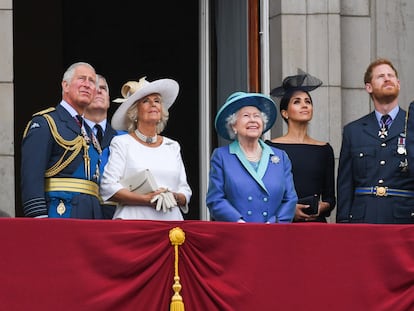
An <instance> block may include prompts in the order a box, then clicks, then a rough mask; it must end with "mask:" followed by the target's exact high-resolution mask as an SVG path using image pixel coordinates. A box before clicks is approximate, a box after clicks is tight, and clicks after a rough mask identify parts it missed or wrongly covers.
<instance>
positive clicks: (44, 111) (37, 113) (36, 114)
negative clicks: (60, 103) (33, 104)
mask: <svg viewBox="0 0 414 311" xmlns="http://www.w3.org/2000/svg"><path fill="white" fill-rule="evenodd" d="M55 110H56V108H55V107H50V108H47V109H44V110H42V111H39V112H36V113H34V114H32V117H35V116H40V115H42V114H46V113H49V112H51V111H55ZM31 124H32V120H30V121H29V122H27V125H26V128H25V129H24V132H23V138H25V137H26V135H27V132H28V131H29V126H30V125H31Z"/></svg>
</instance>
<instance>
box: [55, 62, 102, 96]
mask: <svg viewBox="0 0 414 311" xmlns="http://www.w3.org/2000/svg"><path fill="white" fill-rule="evenodd" d="M79 66H86V67H89V68H90V69H92V70H93V71H95V68H93V66H92V65H91V64H89V63H85V62H77V63H74V64H72V65H70V66H69V68H68V69H66V71H65V73H64V74H63V78H62V80H63V81H65V82H67V83H68V84H69V83H70V81H72V79H73V76H74V75H75V69H76V68H77V67H79ZM96 86H98V79H97V80H96ZM62 93H63V90H62Z"/></svg>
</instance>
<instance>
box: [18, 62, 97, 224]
mask: <svg viewBox="0 0 414 311" xmlns="http://www.w3.org/2000/svg"><path fill="white" fill-rule="evenodd" d="M95 94H96V73H95V69H94V68H93V67H92V66H91V65H90V64H88V63H75V64H73V65H71V66H70V67H69V68H68V69H67V70H66V72H65V73H64V75H63V81H62V101H61V102H60V103H59V105H57V106H56V108H49V109H47V110H44V111H41V112H39V113H36V114H35V115H34V116H33V118H32V120H31V121H30V122H29V123H28V125H27V127H26V130H25V133H24V136H23V142H22V163H21V164H22V167H21V180H22V200H23V212H24V215H25V216H27V217H38V218H40V217H57V218H85V219H94V218H96V219H100V218H103V216H102V210H101V206H100V202H99V187H98V184H97V182H98V179H99V158H100V153H101V148H100V146H99V144H98V143H97V140H96V138H95V137H94V136H93V135H90V134H91V130H90V128H89V127H88V126H87V124H86V123H85V122H84V121H83V118H82V115H83V113H84V110H85V108H86V107H87V106H88V105H89V104H90V103H91V102H92V100H93V98H94V97H95Z"/></svg>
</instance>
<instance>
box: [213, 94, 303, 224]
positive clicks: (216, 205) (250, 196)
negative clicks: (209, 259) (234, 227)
mask: <svg viewBox="0 0 414 311" xmlns="http://www.w3.org/2000/svg"><path fill="white" fill-rule="evenodd" d="M276 116H277V110H276V105H275V103H274V102H273V100H272V99H271V98H269V97H268V96H265V95H263V94H259V93H244V92H236V93H234V94H232V95H230V96H229V98H228V99H227V100H226V102H225V103H224V105H223V106H222V107H221V109H220V110H219V111H218V113H217V116H216V119H215V126H216V130H217V132H218V134H219V135H220V136H222V137H223V138H225V139H227V140H232V141H233V142H232V143H231V144H230V145H228V146H223V147H219V148H216V149H215V150H214V152H213V154H212V156H211V162H210V179H209V187H208V193H207V200H206V201H207V206H208V208H209V210H210V214H211V216H212V218H213V219H215V220H217V221H230V222H256V223H289V222H291V221H292V219H293V216H294V214H295V206H296V202H297V196H296V192H295V188H294V185H293V178H292V173H291V163H290V160H289V158H288V157H287V155H286V153H285V152H284V151H282V150H280V149H277V148H272V147H269V146H268V145H266V144H265V143H264V142H263V140H262V139H261V136H262V134H263V133H264V132H266V131H267V130H269V129H270V128H271V127H272V125H273V124H274V122H275V121H276Z"/></svg>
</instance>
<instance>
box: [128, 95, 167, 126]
mask: <svg viewBox="0 0 414 311" xmlns="http://www.w3.org/2000/svg"><path fill="white" fill-rule="evenodd" d="M141 99H142V98H141ZM141 99H139V100H137V101H136V102H135V103H133V104H132V105H131V106H130V107H129V108H128V110H127V112H126V119H127V121H126V126H127V131H128V133H131V132H133V131H135V130H136V129H137V127H138V124H139V119H138V104H139V102H140V100H141ZM161 100H162V99H161ZM169 117H170V113H169V112H168V109H166V108H165V106H164V104H162V105H161V120H160V121H159V122H158V123H157V134H160V133H161V132H162V131H163V130H164V129H165V127H166V126H167V122H168V119H169Z"/></svg>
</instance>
